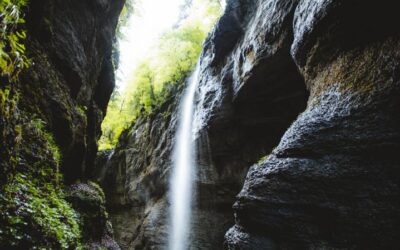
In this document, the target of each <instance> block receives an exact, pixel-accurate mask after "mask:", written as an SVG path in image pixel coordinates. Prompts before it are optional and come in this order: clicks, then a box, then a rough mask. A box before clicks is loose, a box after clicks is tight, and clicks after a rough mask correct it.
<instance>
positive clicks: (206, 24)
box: [99, 0, 220, 150]
mask: <svg viewBox="0 0 400 250" xmlns="http://www.w3.org/2000/svg"><path fill="white" fill-rule="evenodd" d="M219 15H220V5H219V1H216V0H194V1H193V3H192V7H191V10H190V11H189V17H188V18H186V19H185V20H184V21H183V22H182V23H181V24H180V25H179V27H177V28H174V29H172V30H171V31H169V32H166V33H165V34H164V35H162V36H161V37H160V39H159V40H158V42H157V44H156V46H155V47H154V48H153V50H152V53H151V54H150V55H148V57H147V58H144V59H143V60H142V61H141V63H139V64H138V66H137V67H136V69H135V70H134V72H133V74H132V77H131V80H130V81H129V83H128V86H127V88H126V90H125V91H124V92H123V93H114V95H113V97H112V99H111V101H110V104H109V107H108V110H107V116H106V117H105V119H104V121H103V124H102V131H103V136H102V137H101V139H100V141H99V149H100V150H104V149H110V148H113V147H114V146H115V145H116V143H117V142H118V138H119V136H120V134H121V133H122V131H123V130H125V129H126V128H128V127H129V126H130V125H131V124H132V123H134V122H135V121H136V120H137V119H138V118H139V117H146V116H150V115H152V114H154V113H155V112H163V110H161V107H162V106H163V104H164V103H165V102H166V101H167V100H169V99H170V98H171V97H172V96H173V94H174V92H176V89H178V88H179V87H180V86H181V85H182V84H183V83H184V80H185V79H186V78H187V77H188V76H189V75H190V73H191V71H193V69H194V67H195V66H196V63H197V60H198V57H199V55H200V53H201V49H202V44H203V41H204V39H205V37H206V35H207V33H208V32H209V30H210V29H211V27H212V26H213V25H214V23H215V21H216V20H217V18H218V17H219Z"/></svg>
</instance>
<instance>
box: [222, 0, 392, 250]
mask: <svg viewBox="0 0 400 250" xmlns="http://www.w3.org/2000/svg"><path fill="white" fill-rule="evenodd" d="M345 2H346V3H345ZM351 2H352V3H350V2H347V1H320V2H312V1H300V2H299V5H298V6H297V8H296V12H295V16H294V37H295V39H294V43H293V44H292V48H291V50H292V54H293V56H294V58H295V61H296V64H297V65H298V66H299V68H300V70H301V72H302V74H303V76H304V78H305V82H306V85H307V87H308V88H309V90H310V92H311V96H310V99H309V101H308V106H307V109H306V111H305V112H303V113H302V114H301V115H300V116H299V117H298V119H297V120H296V121H295V122H294V123H293V125H292V126H291V127H290V128H289V130H288V131H287V132H286V133H285V135H284V136H283V138H282V140H281V142H280V143H279V145H278V147H277V148H276V149H275V150H273V152H272V154H271V155H270V156H269V157H268V158H267V159H266V160H265V161H264V162H262V163H260V164H257V165H254V166H253V167H252V168H251V169H250V170H249V172H248V174H247V177H246V181H245V184H244V186H243V189H242V191H241V192H240V193H239V195H238V197H237V201H236V203H235V205H234V209H235V218H236V219H235V220H236V225H235V226H234V227H233V228H231V229H230V230H229V231H228V233H227V234H226V242H225V244H226V245H225V246H226V248H228V249H274V248H276V247H277V248H278V249H282V248H283V249H293V248H305V249H326V248H327V249H338V248H340V249H393V248H395V246H397V245H398V244H399V242H398V230H399V226H400V224H399V222H400V217H399V213H398V204H400V203H399V198H398V197H397V195H396V194H397V193H398V192H399V186H398V183H399V179H398V177H397V176H398V173H397V172H398V171H397V168H398V166H399V164H400V161H399V159H398V157H396V153H395V152H399V149H400V137H399V136H400V130H399V128H400V126H399V125H400V119H399V118H398V116H396V115H395V114H396V113H398V111H399V110H400V102H399V98H398V97H399V94H400V92H399V90H400V88H399V86H400V81H399V64H398V60H399V53H398V51H399V45H400V43H399V41H400V40H399V35H398V32H399V30H398V27H395V25H394V23H393V22H392V21H394V20H395V19H397V18H398V17H396V16H393V15H392V14H393V12H392V11H391V10H390V9H386V8H392V7H393V6H391V5H390V4H388V5H380V6H376V4H373V3H372V1H362V2H361V1H351ZM372 6H374V7H372ZM384 9H386V11H383V10H384ZM356 10H357V12H361V14H360V15H355V14H354V13H355V11H356ZM383 13H385V14H383ZM371 14H374V15H378V16H379V17H382V18H377V19H374V20H371V19H370V15H371ZM249 239H251V240H249ZM266 240H267V242H272V243H273V245H272V246H268V245H267V244H265V245H263V244H264V243H263V242H265V241H266ZM259 242H262V245H260V244H259ZM261 246H262V247H261ZM274 246H275V247H274Z"/></svg>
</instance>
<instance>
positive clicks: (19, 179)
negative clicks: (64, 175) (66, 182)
mask: <svg viewBox="0 0 400 250" xmlns="http://www.w3.org/2000/svg"><path fill="white" fill-rule="evenodd" d="M0 221H1V225H2V227H1V231H0V242H1V243H0V248H8V249H10V248H18V249H44V248H45V249H80V248H81V245H80V243H79V242H80V235H81V232H80V228H79V224H78V221H79V218H78V215H77V214H76V212H75V211H74V210H73V209H72V208H71V206H70V205H69V204H68V203H67V202H66V201H65V200H64V193H63V191H62V190H61V189H59V188H57V187H55V186H54V185H52V184H50V183H42V182H41V181H40V179H38V178H36V177H34V176H32V175H23V174H21V173H18V174H17V175H16V176H14V177H13V178H12V180H11V181H9V182H8V183H7V185H6V186H5V187H4V188H3V190H2V192H1V194H0Z"/></svg>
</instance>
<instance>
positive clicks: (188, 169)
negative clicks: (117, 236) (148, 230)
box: [169, 65, 200, 250]
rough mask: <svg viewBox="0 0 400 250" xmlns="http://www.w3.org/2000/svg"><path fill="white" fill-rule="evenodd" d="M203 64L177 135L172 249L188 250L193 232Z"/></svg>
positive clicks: (193, 80) (183, 107)
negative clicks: (197, 114) (198, 102)
mask: <svg viewBox="0 0 400 250" xmlns="http://www.w3.org/2000/svg"><path fill="white" fill-rule="evenodd" d="M199 68H200V67H199V65H197V66H196V70H195V71H194V73H193V74H192V76H191V78H190V81H189V84H188V87H187V89H186V91H185V92H184V94H183V97H182V100H181V103H180V110H179V116H178V119H179V120H178V130H177V132H176V135H175V146H174V153H173V156H172V162H173V169H172V176H171V181H170V191H171V193H170V195H171V196H170V204H171V211H170V212H171V234H170V237H169V249H170V250H185V249H187V244H188V237H189V232H190V217H191V203H192V195H193V187H192V182H193V177H194V173H195V171H194V170H195V160H194V155H195V147H194V134H193V129H192V125H193V124H192V123H193V113H194V97H195V92H196V86H197V83H198V80H199V71H200V70H199Z"/></svg>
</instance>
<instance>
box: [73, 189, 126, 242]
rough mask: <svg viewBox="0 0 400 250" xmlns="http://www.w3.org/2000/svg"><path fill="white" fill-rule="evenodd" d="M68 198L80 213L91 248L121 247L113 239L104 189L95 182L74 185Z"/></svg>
mask: <svg viewBox="0 0 400 250" xmlns="http://www.w3.org/2000/svg"><path fill="white" fill-rule="evenodd" d="M66 199H67V200H68V201H69V202H70V203H71V204H72V206H73V208H74V209H75V210H76V211H77V212H78V213H79V216H80V220H81V222H82V232H83V240H84V242H87V243H86V245H87V247H88V248H89V249H100V248H103V249H104V248H105V249H109V250H118V249H120V248H119V246H118V244H117V243H116V242H115V241H114V239H113V229H112V226H111V223H110V222H109V218H108V214H107V212H106V207H105V195H104V193H103V190H102V189H101V188H100V187H99V186H98V185H97V184H95V183H93V182H89V183H88V184H84V183H80V184H74V185H72V186H71V187H70V188H69V190H68V194H67V197H66Z"/></svg>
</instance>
